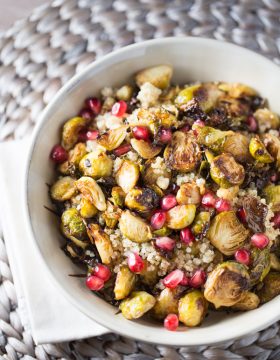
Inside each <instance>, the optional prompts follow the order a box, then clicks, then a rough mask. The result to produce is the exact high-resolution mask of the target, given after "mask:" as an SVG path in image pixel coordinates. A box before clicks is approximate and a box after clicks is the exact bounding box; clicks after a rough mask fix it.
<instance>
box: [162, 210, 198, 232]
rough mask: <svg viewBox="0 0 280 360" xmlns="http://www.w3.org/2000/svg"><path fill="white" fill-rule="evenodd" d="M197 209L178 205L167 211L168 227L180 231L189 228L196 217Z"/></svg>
mask: <svg viewBox="0 0 280 360" xmlns="http://www.w3.org/2000/svg"><path fill="white" fill-rule="evenodd" d="M195 212H196V207H195V205H193V204H190V205H177V206H175V207H174V208H172V209H170V210H168V211H167V213H166V215H167V218H166V225H167V226H168V227H169V228H170V229H174V230H178V229H183V228H185V227H187V226H189V225H190V224H191V223H192V222H193V220H194V217H195Z"/></svg>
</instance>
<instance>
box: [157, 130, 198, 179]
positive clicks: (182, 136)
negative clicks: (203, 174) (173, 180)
mask: <svg viewBox="0 0 280 360" xmlns="http://www.w3.org/2000/svg"><path fill="white" fill-rule="evenodd" d="M164 159H165V160H166V163H167V165H169V166H170V167H171V168H172V169H173V170H177V171H179V172H190V171H193V170H194V169H195V168H196V167H197V166H198V164H199V162H200V160H201V152H200V149H199V146H198V144H197V142H196V140H195V138H194V137H193V136H192V135H191V134H190V133H188V134H186V133H184V132H182V131H176V132H175V133H173V135H172V141H171V144H169V145H168V146H167V147H166V148H165V151H164Z"/></svg>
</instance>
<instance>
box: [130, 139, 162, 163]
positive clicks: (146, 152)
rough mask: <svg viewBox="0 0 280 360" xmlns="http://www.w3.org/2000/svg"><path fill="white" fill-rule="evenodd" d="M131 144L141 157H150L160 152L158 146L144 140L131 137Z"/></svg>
mask: <svg viewBox="0 0 280 360" xmlns="http://www.w3.org/2000/svg"><path fill="white" fill-rule="evenodd" d="M131 146H132V147H133V149H134V150H135V151H136V152H137V153H138V154H139V155H140V156H141V157H142V158H143V159H152V158H154V157H155V156H157V155H158V154H159V153H160V152H161V147H160V146H157V145H153V144H151V143H149V142H147V141H144V140H136V139H131Z"/></svg>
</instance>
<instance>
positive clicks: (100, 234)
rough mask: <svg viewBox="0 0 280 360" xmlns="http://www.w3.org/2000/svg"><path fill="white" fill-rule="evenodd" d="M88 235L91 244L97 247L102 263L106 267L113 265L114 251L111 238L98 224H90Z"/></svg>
mask: <svg viewBox="0 0 280 360" xmlns="http://www.w3.org/2000/svg"><path fill="white" fill-rule="evenodd" d="M87 233H88V236H89V238H90V240H91V242H92V243H93V244H94V245H95V246H96V248H97V251H98V254H99V256H100V258H101V261H102V263H103V264H105V265H109V264H111V261H112V257H113V253H114V251H113V247H112V243H111V240H110V238H109V236H108V235H107V234H106V233H105V232H104V231H103V230H102V229H101V227H100V226H99V225H98V224H89V225H88V227H87Z"/></svg>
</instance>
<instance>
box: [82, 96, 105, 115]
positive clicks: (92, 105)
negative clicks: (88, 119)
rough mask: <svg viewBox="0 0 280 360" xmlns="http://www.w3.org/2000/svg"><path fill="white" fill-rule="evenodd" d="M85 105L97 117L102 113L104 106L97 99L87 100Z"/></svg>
mask: <svg viewBox="0 0 280 360" xmlns="http://www.w3.org/2000/svg"><path fill="white" fill-rule="evenodd" d="M85 104H86V106H87V107H88V108H89V109H90V110H91V111H92V112H93V113H94V114H95V115H98V114H99V113H100V111H101V107H102V104H101V101H100V100H99V99H97V98H96V97H92V98H88V99H86V101H85Z"/></svg>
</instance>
